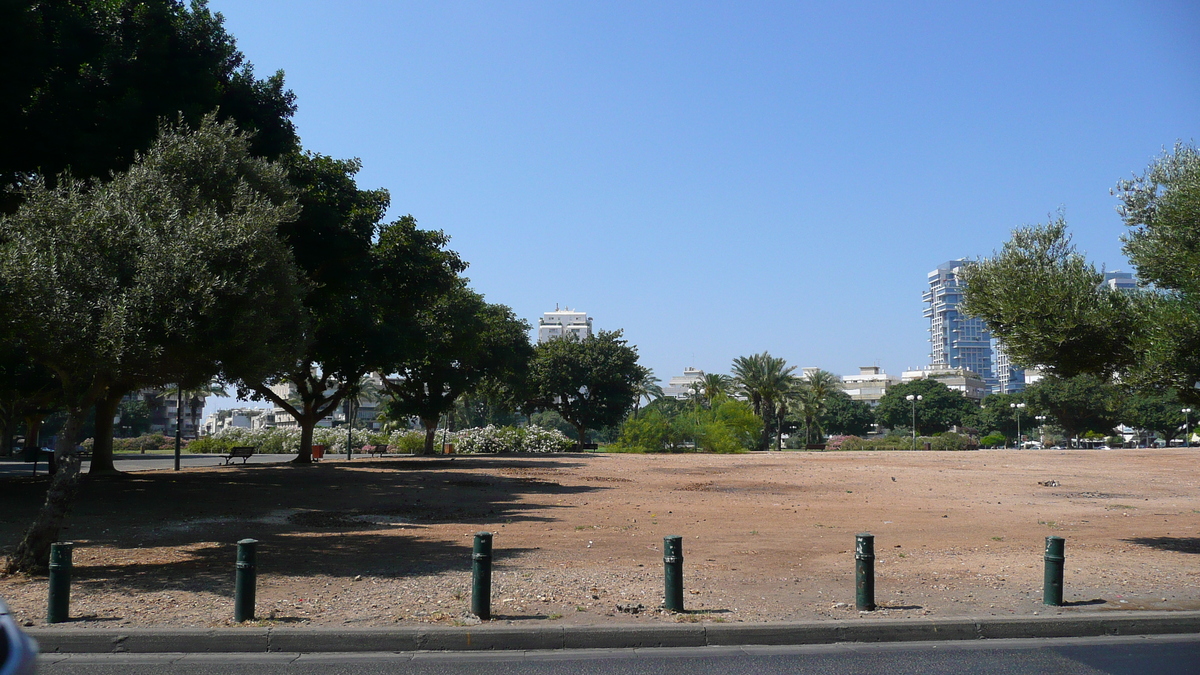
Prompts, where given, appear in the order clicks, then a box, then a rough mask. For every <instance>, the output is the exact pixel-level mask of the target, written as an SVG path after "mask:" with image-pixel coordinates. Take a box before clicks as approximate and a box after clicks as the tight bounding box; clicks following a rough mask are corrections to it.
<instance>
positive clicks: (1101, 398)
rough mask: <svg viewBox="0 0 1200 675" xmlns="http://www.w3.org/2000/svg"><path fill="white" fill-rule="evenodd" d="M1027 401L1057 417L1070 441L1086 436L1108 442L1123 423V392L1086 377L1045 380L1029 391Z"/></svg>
mask: <svg viewBox="0 0 1200 675" xmlns="http://www.w3.org/2000/svg"><path fill="white" fill-rule="evenodd" d="M1025 398H1026V400H1028V401H1029V403H1030V406H1031V407H1033V408H1035V409H1037V410H1040V411H1043V412H1045V413H1046V414H1047V415H1049V416H1050V417H1053V418H1054V420H1055V421H1056V422H1057V423H1058V425H1059V426H1061V427H1062V428H1063V430H1064V431H1065V432H1066V434H1067V438H1068V439H1070V438H1074V437H1076V436H1079V435H1081V434H1083V433H1084V432H1092V433H1095V434H1098V437H1099V438H1104V437H1105V436H1107V435H1108V434H1110V433H1111V432H1112V430H1113V427H1115V426H1116V425H1117V423H1118V422H1119V421H1120V417H1121V408H1122V403H1123V402H1122V396H1121V392H1120V390H1119V389H1118V388H1117V387H1115V386H1114V385H1113V384H1111V383H1110V382H1109V381H1108V380H1107V379H1105V378H1101V377H1098V376H1095V375H1086V374H1085V375H1077V376H1075V377H1071V378H1061V377H1054V376H1051V377H1046V378H1043V379H1041V380H1039V381H1038V382H1035V383H1034V384H1032V385H1030V386H1029V387H1028V388H1026V390H1025Z"/></svg>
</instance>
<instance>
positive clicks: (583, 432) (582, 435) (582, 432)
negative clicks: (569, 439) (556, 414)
mask: <svg viewBox="0 0 1200 675" xmlns="http://www.w3.org/2000/svg"><path fill="white" fill-rule="evenodd" d="M571 426H573V427H575V433H577V434H579V451H580V452H582V451H583V444H584V443H587V429H584V428H583V425H582V424H576V423H575V422H571Z"/></svg>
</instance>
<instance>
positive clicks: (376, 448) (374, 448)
mask: <svg viewBox="0 0 1200 675" xmlns="http://www.w3.org/2000/svg"><path fill="white" fill-rule="evenodd" d="M362 451H363V452H365V453H367V454H368V455H379V456H380V457H383V456H384V455H385V454H387V451H388V446H386V445H364V446H363V447H362Z"/></svg>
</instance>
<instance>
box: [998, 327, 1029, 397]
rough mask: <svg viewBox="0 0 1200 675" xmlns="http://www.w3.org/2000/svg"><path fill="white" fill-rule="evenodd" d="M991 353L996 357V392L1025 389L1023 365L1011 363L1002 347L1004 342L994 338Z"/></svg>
mask: <svg viewBox="0 0 1200 675" xmlns="http://www.w3.org/2000/svg"><path fill="white" fill-rule="evenodd" d="M993 354H994V355H995V357H996V387H995V388H994V389H992V391H993V393H996V394H1019V393H1021V392H1023V391H1025V366H1022V365H1021V364H1019V363H1013V362H1012V358H1011V357H1010V356H1009V354H1008V350H1007V349H1005V348H1004V343H1003V342H1002V341H1000V340H999V339H997V340H996V345H995V347H994V351H993Z"/></svg>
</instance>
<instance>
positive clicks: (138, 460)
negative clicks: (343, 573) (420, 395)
mask: <svg viewBox="0 0 1200 675" xmlns="http://www.w3.org/2000/svg"><path fill="white" fill-rule="evenodd" d="M388 456H389V457H396V455H388ZM295 458H296V456H295V455H292V454H286V455H254V456H253V457H251V458H250V459H249V460H247V463H248V464H279V463H283V462H290V461H292V460H293V459H295ZM366 459H368V457H367V456H366V455H358V454H356V455H354V457H353V459H352V460H351V461H358V460H366ZM372 459H373V458H372ZM322 461H324V462H345V461H346V455H344V454H343V455H326V456H325V459H323V460H322ZM224 463H225V458H223V457H221V456H220V455H197V454H191V453H186V452H185V453H183V455H181V456H180V466H181V467H182V468H184V469H189V468H193V467H214V466H222V465H224ZM241 463H242V461H241V460H240V459H239V460H234V465H240V464H241ZM113 465H114V466H115V467H116V468H117V470H118V471H153V470H155V469H159V470H162V469H170V468H172V467H173V466H175V455H174V453H170V452H155V453H146V454H144V455H143V454H126V453H122V454H118V455H116V456H115V457H114V458H113ZM89 467H91V462H84V463H83V471H84V473H86V472H87V470H88V468H89ZM33 468H34V467H33V463H31V462H22V461H19V460H14V459H9V458H0V480H3V479H5V478H10V477H14V476H31V475H33ZM37 475H39V476H45V475H46V463H45V462H38V463H37Z"/></svg>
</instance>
